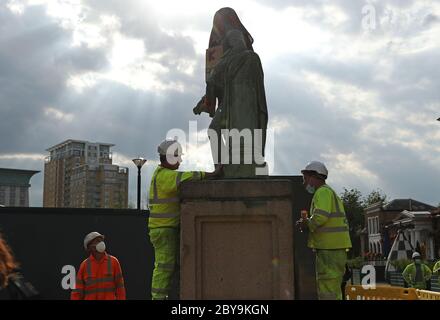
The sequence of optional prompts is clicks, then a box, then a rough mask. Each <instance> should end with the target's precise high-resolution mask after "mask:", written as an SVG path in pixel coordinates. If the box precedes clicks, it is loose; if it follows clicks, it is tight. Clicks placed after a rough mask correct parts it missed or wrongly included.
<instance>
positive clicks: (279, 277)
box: [180, 179, 294, 299]
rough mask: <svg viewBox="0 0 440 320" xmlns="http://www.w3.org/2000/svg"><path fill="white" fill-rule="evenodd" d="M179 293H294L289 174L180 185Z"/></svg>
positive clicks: (252, 295) (240, 295)
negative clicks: (267, 177) (260, 178)
mask: <svg viewBox="0 0 440 320" xmlns="http://www.w3.org/2000/svg"><path fill="white" fill-rule="evenodd" d="M180 196H181V199H182V203H181V273H180V279H181V282H180V283H181V286H180V298H181V299H293V298H294V283H293V282H294V279H293V278H294V276H293V275H294V268H293V234H292V233H293V226H292V204H291V197H292V186H291V182H290V181H289V180H281V179H263V180H217V181H214V180H213V181H194V182H187V183H184V184H183V185H182V188H181V194H180Z"/></svg>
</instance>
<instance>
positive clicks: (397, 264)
mask: <svg viewBox="0 0 440 320" xmlns="http://www.w3.org/2000/svg"><path fill="white" fill-rule="evenodd" d="M390 263H391V265H392V266H393V267H394V268H396V269H397V271H399V272H403V270H405V268H406V266H407V265H409V264H411V263H413V261H412V260H411V259H399V260H394V261H391V262H390Z"/></svg>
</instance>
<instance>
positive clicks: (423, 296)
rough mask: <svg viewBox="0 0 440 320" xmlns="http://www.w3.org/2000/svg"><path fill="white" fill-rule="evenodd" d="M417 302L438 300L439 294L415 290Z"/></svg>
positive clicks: (439, 298)
mask: <svg viewBox="0 0 440 320" xmlns="http://www.w3.org/2000/svg"><path fill="white" fill-rule="evenodd" d="M416 294H417V297H418V298H419V300H440V292H434V291H428V290H416Z"/></svg>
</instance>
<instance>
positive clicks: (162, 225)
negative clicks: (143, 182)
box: [148, 140, 222, 300]
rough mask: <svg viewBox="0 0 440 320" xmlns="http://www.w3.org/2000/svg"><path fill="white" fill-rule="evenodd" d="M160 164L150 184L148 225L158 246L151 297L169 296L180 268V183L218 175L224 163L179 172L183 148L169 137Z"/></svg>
mask: <svg viewBox="0 0 440 320" xmlns="http://www.w3.org/2000/svg"><path fill="white" fill-rule="evenodd" d="M158 152H159V156H160V165H159V166H158V167H157V168H156V170H155V171H154V174H153V177H152V179H151V184H150V193H149V206H150V216H149V219H148V228H149V235H150V241H151V243H152V245H153V247H154V254H155V261H154V270H153V279H152V283H151V296H152V299H153V300H161V299H167V298H168V295H169V292H170V287H171V283H172V278H173V275H174V273H175V271H176V264H177V260H176V259H177V257H178V250H179V234H180V233H179V226H180V202H179V197H178V195H179V186H180V183H181V182H183V181H187V180H202V179H206V178H209V177H218V176H220V175H221V173H222V166H221V165H217V166H216V170H215V171H214V172H212V173H210V172H202V171H188V172H182V171H177V169H178V168H179V165H180V163H181V161H182V158H181V155H182V147H181V145H180V144H179V143H178V142H177V140H165V141H163V142H162V143H161V144H160V145H159V147H158Z"/></svg>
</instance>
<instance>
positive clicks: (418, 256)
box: [412, 252, 420, 259]
mask: <svg viewBox="0 0 440 320" xmlns="http://www.w3.org/2000/svg"><path fill="white" fill-rule="evenodd" d="M412 258H413V259H415V258H420V253H418V252H414V253H413V254H412Z"/></svg>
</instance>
